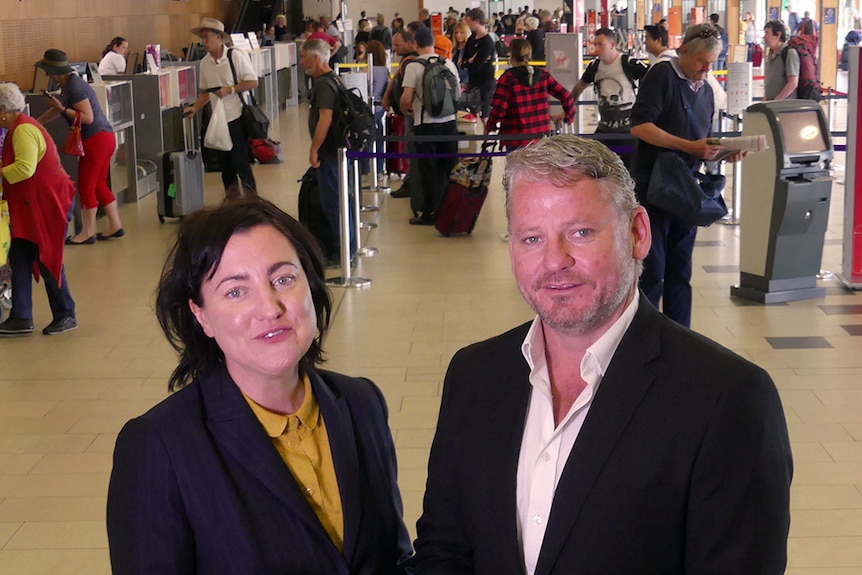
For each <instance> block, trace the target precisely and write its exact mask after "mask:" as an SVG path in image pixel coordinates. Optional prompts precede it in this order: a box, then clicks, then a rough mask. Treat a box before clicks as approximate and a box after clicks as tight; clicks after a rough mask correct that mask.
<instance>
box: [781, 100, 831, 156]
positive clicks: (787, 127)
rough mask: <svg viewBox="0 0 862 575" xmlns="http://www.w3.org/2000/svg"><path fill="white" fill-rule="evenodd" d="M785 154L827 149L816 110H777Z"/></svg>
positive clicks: (817, 151)
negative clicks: (782, 133)
mask: <svg viewBox="0 0 862 575" xmlns="http://www.w3.org/2000/svg"><path fill="white" fill-rule="evenodd" d="M778 121H779V123H780V125H781V129H782V132H784V150H785V153H787V154H819V153H820V152H824V151H826V150H828V149H829V148H828V146H827V145H826V139H825V137H824V135H823V126H822V125H821V124H820V116H819V115H818V114H817V110H803V111H799V112H779V113H778Z"/></svg>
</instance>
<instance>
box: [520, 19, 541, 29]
mask: <svg viewBox="0 0 862 575" xmlns="http://www.w3.org/2000/svg"><path fill="white" fill-rule="evenodd" d="M524 26H526V27H527V30H529V31H530V32H532V31H533V30H535V29H536V28H538V27H539V19H538V18H536V17H535V16H530V17H529V18H527V19H526V20H524Z"/></svg>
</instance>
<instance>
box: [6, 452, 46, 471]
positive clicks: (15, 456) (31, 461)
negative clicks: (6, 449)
mask: <svg viewBox="0 0 862 575" xmlns="http://www.w3.org/2000/svg"><path fill="white" fill-rule="evenodd" d="M43 457H45V456H44V455H42V454H40V453H2V454H0V469H2V470H3V473H4V474H8V475H26V474H27V473H29V472H30V471H31V470H32V469H33V468H34V467H35V466H36V464H38V463H39V461H40V460H41V459H42V458H43Z"/></svg>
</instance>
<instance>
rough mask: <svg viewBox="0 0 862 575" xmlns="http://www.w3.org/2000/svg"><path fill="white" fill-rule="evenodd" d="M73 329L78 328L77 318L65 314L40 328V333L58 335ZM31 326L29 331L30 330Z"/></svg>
mask: <svg viewBox="0 0 862 575" xmlns="http://www.w3.org/2000/svg"><path fill="white" fill-rule="evenodd" d="M73 329H78V320H76V319H75V318H74V317H70V316H66V317H64V318H60V319H55V320H54V321H52V322H51V323H50V324H48V327H46V328H45V329H43V330H42V333H43V334H45V335H58V334H61V333H64V332H67V331H72V330H73ZM32 330H33V329H32V327H31V328H30V331H32Z"/></svg>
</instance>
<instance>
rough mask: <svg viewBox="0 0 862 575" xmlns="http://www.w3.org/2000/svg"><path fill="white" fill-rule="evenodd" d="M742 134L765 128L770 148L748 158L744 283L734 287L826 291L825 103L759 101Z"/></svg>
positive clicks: (744, 291) (784, 297)
mask: <svg viewBox="0 0 862 575" xmlns="http://www.w3.org/2000/svg"><path fill="white" fill-rule="evenodd" d="M742 134H743V136H748V135H751V136H753V135H760V134H765V135H766V138H767V141H768V143H769V150H766V151H764V152H760V153H758V154H753V155H751V156H749V157H748V158H746V159H745V160H743V164H742V199H741V208H742V209H741V210H740V211H741V212H742V217H741V221H740V254H739V264H740V265H739V268H740V273H739V285H736V286H733V287H731V288H730V293H731V295H732V296H735V297H740V298H745V299H749V300H754V301H757V302H760V303H777V302H786V301H793V300H798V299H807V298H814V297H823V296H824V295H825V293H826V290H825V289H824V288H821V287H817V277H816V276H817V274H818V273H819V271H820V262H821V259H822V256H823V239H824V235H825V233H826V221H827V217H828V214H829V201H830V196H831V193H832V178H830V177H829V170H828V164H829V162H830V161H831V160H832V155H833V149H832V139H831V137H830V135H829V128H828V124H827V122H826V116H825V115H824V114H823V109H822V108H821V107H820V105H819V104H817V103H816V102H813V101H810V100H780V101H776V102H763V103H759V104H754V105H753V106H749V107H748V109H746V111H745V116H744V120H743V131H742Z"/></svg>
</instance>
